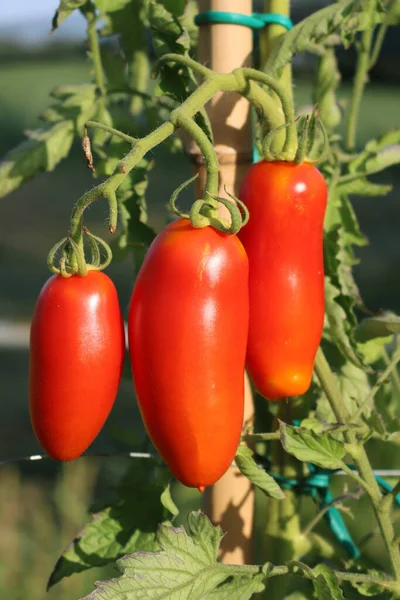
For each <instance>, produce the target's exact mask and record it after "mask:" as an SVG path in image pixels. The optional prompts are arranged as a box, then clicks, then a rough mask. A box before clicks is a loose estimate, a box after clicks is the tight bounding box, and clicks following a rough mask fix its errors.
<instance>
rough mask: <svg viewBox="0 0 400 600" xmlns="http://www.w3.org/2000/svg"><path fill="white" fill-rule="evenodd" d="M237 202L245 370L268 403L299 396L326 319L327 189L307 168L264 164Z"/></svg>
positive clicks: (252, 169)
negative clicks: (244, 278) (245, 216)
mask: <svg viewBox="0 0 400 600" xmlns="http://www.w3.org/2000/svg"><path fill="white" fill-rule="evenodd" d="M240 198H241V200H242V201H243V202H244V203H245V204H246V206H247V208H248V209H249V211H250V220H249V223H248V224H247V225H246V226H245V227H243V228H242V229H241V230H240V232H239V238H240V239H241V241H242V243H243V245H244V247H245V249H246V252H247V255H248V257H249V269H250V272H249V291H250V325H249V342H248V349H247V366H248V370H249V373H250V375H251V377H252V379H253V382H254V384H255V386H256V388H257V389H258V391H259V392H260V394H262V395H263V396H265V397H266V398H268V399H269V400H278V399H279V398H283V397H287V396H299V395H301V394H304V392H306V391H307V389H308V388H309V386H310V383H311V376H312V371H313V367H314V359H315V355H316V352H317V349H318V346H319V343H320V340H321V335H322V328H323V322H324V267H323V220H324V214H325V209H326V202H327V186H326V183H325V180H324V178H323V176H322V174H321V173H320V172H319V171H318V169H316V168H315V167H314V166H312V165H311V164H309V163H303V164H301V165H295V164H292V163H288V162H266V161H261V162H259V163H257V164H255V165H253V166H252V167H250V169H249V170H248V172H247V174H246V176H245V178H244V180H243V183H242V187H241V191H240Z"/></svg>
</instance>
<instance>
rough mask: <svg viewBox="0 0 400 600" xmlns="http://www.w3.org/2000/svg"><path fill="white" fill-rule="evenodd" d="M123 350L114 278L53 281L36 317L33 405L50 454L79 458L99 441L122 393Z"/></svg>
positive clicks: (31, 379)
mask: <svg viewBox="0 0 400 600" xmlns="http://www.w3.org/2000/svg"><path fill="white" fill-rule="evenodd" d="M124 352H125V336H124V326H123V321H122V317H121V311H120V307H119V302H118V296H117V291H116V289H115V286H114V284H113V282H112V281H111V279H110V278H109V277H108V276H107V275H105V274H104V273H101V272H99V271H89V272H88V274H87V275H86V276H85V277H80V276H78V275H73V276H72V277H69V278H63V277H62V276H61V275H54V276H53V277H50V279H48V281H47V282H46V283H45V285H44V286H43V288H42V290H41V292H40V294H39V298H38V301H37V304H36V308H35V312H34V315H33V319H32V326H31V337H30V373H29V406H30V414H31V422H32V426H33V429H34V432H35V434H36V437H37V439H38V441H39V443H40V444H41V446H42V447H43V449H44V450H45V451H46V452H47V454H48V455H49V456H50V457H51V458H54V459H56V460H62V461H69V460H74V459H75V458H78V457H79V456H80V455H81V454H82V453H83V452H84V451H85V450H86V449H87V448H88V446H89V445H90V444H91V443H92V442H93V440H94V439H95V438H96V436H97V435H98V433H99V432H100V430H101V428H102V427H103V425H104V423H105V421H106V419H107V417H108V415H109V413H110V411H111V408H112V406H113V404H114V400H115V398H116V395H117V391H118V386H119V382H120V379H121V374H122V366H123V359H124Z"/></svg>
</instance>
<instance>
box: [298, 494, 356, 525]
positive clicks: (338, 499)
mask: <svg viewBox="0 0 400 600" xmlns="http://www.w3.org/2000/svg"><path fill="white" fill-rule="evenodd" d="M362 494H364V490H363V489H362V488H359V489H358V490H357V491H356V492H347V493H346V494H342V495H341V496H337V497H336V498H334V499H333V500H331V502H328V504H325V506H324V507H323V508H321V510H320V511H319V512H318V514H317V515H316V516H315V517H314V518H313V519H312V520H311V521H310V522H309V524H308V525H307V527H306V528H305V529H304V531H303V532H302V535H304V537H307V536H308V535H310V533H311V532H312V530H313V529H314V527H316V526H317V525H318V523H319V522H320V520H321V519H322V517H323V516H324V514H325V513H326V512H327V511H328V510H329V509H330V508H332V506H335V505H336V504H340V503H341V502H344V501H345V500H359V499H360V497H361V496H362Z"/></svg>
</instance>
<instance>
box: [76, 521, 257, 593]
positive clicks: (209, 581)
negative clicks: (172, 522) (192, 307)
mask: <svg viewBox="0 0 400 600" xmlns="http://www.w3.org/2000/svg"><path fill="white" fill-rule="evenodd" d="M223 535H224V534H223V532H222V530H221V528H220V527H214V526H213V525H212V524H211V522H210V521H209V519H208V518H207V517H206V516H205V515H204V514H202V513H201V512H200V511H198V512H192V513H190V514H189V516H188V526H187V531H186V530H185V528H184V527H183V526H180V527H177V528H174V527H166V526H164V525H160V526H159V528H158V531H157V544H158V546H159V548H160V550H159V551H158V552H135V553H134V554H131V555H128V556H125V557H124V558H122V559H121V560H119V561H118V563H117V564H118V567H119V568H120V570H121V571H122V575H121V576H120V577H119V578H116V579H112V580H110V581H101V582H98V583H97V584H96V585H97V589H96V590H95V591H94V592H92V593H91V594H90V595H89V596H87V597H86V600H89V599H90V600H114V599H115V600H117V598H122V597H126V598H127V597H132V598H136V597H139V594H140V598H143V600H146V599H148V600H150V599H151V600H161V599H163V600H168V599H171V600H173V599H177V598H190V600H200V599H201V598H206V597H207V598H213V600H226V598H228V597H229V598H238V599H240V600H248V599H249V598H251V596H252V594H253V593H255V592H260V591H262V590H263V589H264V585H263V583H262V579H263V577H264V575H263V574H260V573H256V574H254V575H251V574H250V575H248V576H247V575H246V576H245V577H243V573H240V571H239V573H238V575H235V573H234V569H235V567H234V566H233V565H224V564H222V563H219V562H217V553H218V549H219V545H220V542H221V539H222V537H223ZM238 569H240V567H238ZM228 578H229V579H228ZM227 579H228V581H227V582H226V583H224V582H225V581H226V580H227ZM236 586H237V589H238V594H237V595H236Z"/></svg>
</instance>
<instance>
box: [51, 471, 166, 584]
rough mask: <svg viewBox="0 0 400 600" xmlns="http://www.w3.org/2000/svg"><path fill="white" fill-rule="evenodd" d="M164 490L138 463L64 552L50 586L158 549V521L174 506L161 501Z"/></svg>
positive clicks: (52, 575)
mask: <svg viewBox="0 0 400 600" xmlns="http://www.w3.org/2000/svg"><path fill="white" fill-rule="evenodd" d="M136 462H137V461H135V463H136ZM164 494H165V490H164V484H163V483H162V482H160V483H157V484H155V485H150V484H149V483H148V479H147V476H146V472H145V470H144V468H142V470H140V469H138V465H137V464H135V466H134V467H132V468H131V469H130V470H129V471H128V474H127V475H126V477H125V478H124V480H123V482H122V483H121V485H120V486H118V487H117V489H116V490H115V493H114V499H113V500H112V501H110V502H108V503H106V506H105V507H104V508H103V509H102V510H99V511H98V512H96V513H94V514H92V519H91V521H89V522H88V523H87V524H86V525H85V526H84V527H83V529H82V530H81V531H80V532H79V534H78V535H77V537H76V538H75V539H74V540H73V541H72V543H71V544H70V545H69V546H68V547H67V548H66V550H65V551H64V552H63V554H62V556H61V557H60V558H59V560H58V561H57V563H56V565H55V567H54V569H53V572H52V574H51V576H50V579H49V582H48V587H49V588H50V587H51V586H53V585H54V584H56V583H58V582H59V581H60V580H61V579H63V578H64V577H68V576H70V575H72V574H74V573H80V572H81V571H86V570H87V569H91V568H92V567H100V566H103V565H106V564H108V563H110V562H114V561H115V560H117V559H118V558H120V557H121V556H124V555H125V554H127V553H129V552H134V551H136V550H140V551H143V552H144V551H151V550H155V549H157V547H158V545H157V542H156V534H155V531H156V528H157V524H158V523H160V522H161V521H163V520H164V519H165V516H167V518H168V519H169V518H170V517H169V512H170V511H169V508H171V507H172V504H171V503H170V504H169V506H167V507H166V506H165V504H164V505H163V504H162V502H160V495H164ZM164 499H165V495H164ZM171 501H172V500H171ZM165 508H168V511H167V515H166V511H165Z"/></svg>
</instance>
